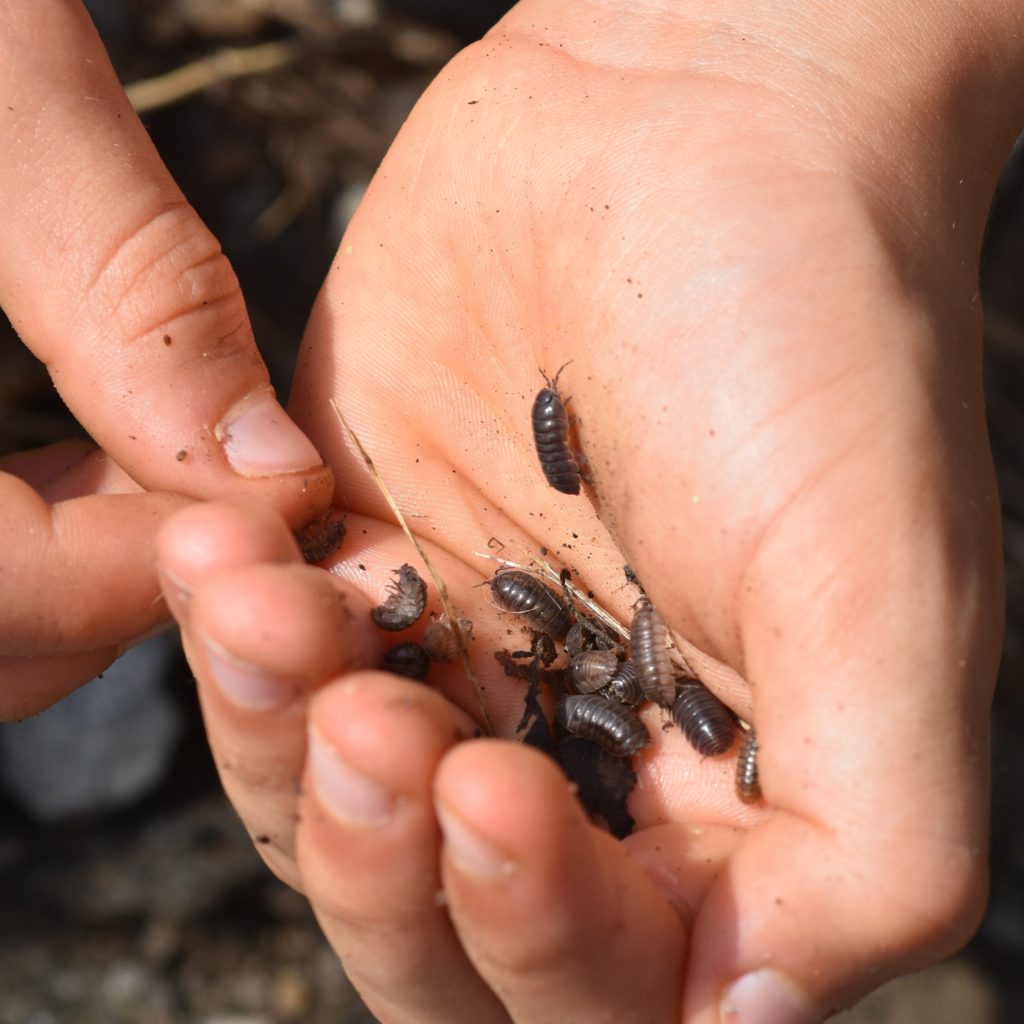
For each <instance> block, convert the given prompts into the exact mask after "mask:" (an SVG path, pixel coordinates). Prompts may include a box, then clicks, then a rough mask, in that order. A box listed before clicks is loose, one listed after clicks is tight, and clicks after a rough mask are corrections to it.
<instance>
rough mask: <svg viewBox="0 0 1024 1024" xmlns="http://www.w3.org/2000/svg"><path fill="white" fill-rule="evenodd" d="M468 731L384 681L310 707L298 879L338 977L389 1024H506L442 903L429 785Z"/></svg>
mask: <svg viewBox="0 0 1024 1024" xmlns="http://www.w3.org/2000/svg"><path fill="white" fill-rule="evenodd" d="M474 731H475V726H474V725H473V723H472V721H471V720H470V719H468V718H467V717H466V716H465V715H463V714H462V713H461V712H459V711H457V710H456V709H455V708H453V707H452V706H451V705H450V704H448V703H447V702H446V701H444V700H443V699H442V698H441V697H440V696H438V695H437V694H436V693H433V692H431V691H430V690H429V689H428V688H427V687H424V686H422V685H419V684H416V683H410V682H407V681H404V680H398V679H395V678H394V677H391V676H385V675H358V676H355V677H353V678H351V679H349V680H347V681H345V682H343V683H338V684H335V685H332V686H330V687H328V688H327V689H325V690H323V691H322V692H321V693H319V694H318V695H317V697H316V699H315V700H314V701H313V704H312V707H311V726H310V760H309V765H308V769H307V771H308V774H307V778H306V782H305V785H304V791H305V793H306V794H307V796H306V801H305V803H304V805H303V816H302V822H301V824H300V828H299V860H300V864H301V867H302V877H303V881H304V883H305V885H306V892H307V894H308V895H309V897H310V899H311V901H312V904H313V907H314V910H315V911H316V914H317V918H318V920H319V921H320V923H321V925H322V927H323V928H324V932H325V934H326V935H327V937H328V938H329V939H330V941H331V944H332V945H333V946H334V948H335V949H336V950H337V951H338V954H339V955H340V956H341V958H342V961H343V963H344V965H345V971H346V973H347V974H348V976H349V978H350V979H351V980H352V982H353V983H354V984H355V986H356V988H358V989H359V992H360V994H361V995H362V997H363V999H364V1000H365V1001H366V1003H367V1005H368V1006H369V1007H370V1008H371V1010H373V1012H374V1013H375V1014H376V1015H377V1016H378V1017H379V1018H380V1019H381V1020H383V1021H385V1022H388V1024H432V1022H433V1024H492V1022H493V1024H496V1022H500V1021H507V1020H508V1017H507V1015H506V1013H505V1011H504V1010H503V1009H502V1007H501V1006H500V1004H499V1003H498V1001H497V1000H496V999H495V997H494V995H493V993H491V992H490V990H489V989H488V988H487V986H486V985H485V984H483V982H482V981H481V980H480V978H479V977H478V976H477V974H476V972H475V970H474V969H473V967H472V966H471V964H470V963H469V961H468V960H467V959H466V957H465V954H464V953H463V951H462V949H461V946H460V944H459V941H458V938H457V937H456V935H455V933H454V931H453V930H452V927H451V923H450V922H449V920H448V916H447V913H446V910H445V907H444V903H443V900H442V899H440V898H439V895H440V892H441V879H440V872H439V866H438V846H439V837H438V829H437V823H436V821H435V819H434V811H433V804H432V800H431V780H432V778H433V775H434V772H435V770H436V768H437V765H438V762H439V761H440V760H441V758H442V757H443V756H444V754H445V752H446V751H447V750H448V749H449V748H450V747H451V746H452V745H453V744H454V743H455V742H457V741H458V740H459V739H460V738H465V737H467V736H469V735H472V734H473V732H474Z"/></svg>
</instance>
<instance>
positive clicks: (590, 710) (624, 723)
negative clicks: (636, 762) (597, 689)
mask: <svg viewBox="0 0 1024 1024" xmlns="http://www.w3.org/2000/svg"><path fill="white" fill-rule="evenodd" d="M556 714H557V716H558V721H559V722H561V723H562V725H563V727H564V728H565V730H566V732H569V733H572V735H573V736H580V737H582V738H583V739H586V740H593V741H594V742H595V743H599V744H600V745H601V746H602V747H604V749H605V750H607V751H609V752H610V753H612V754H615V756H616V757H629V756H631V755H632V754H635V753H636V752H637V751H638V750H642V749H643V748H644V747H646V746H647V744H648V743H650V741H651V736H650V733H649V732H648V731H647V727H646V726H645V725H644V723H643V722H641V721H640V719H639V718H637V716H636V715H635V714H634V713H633V712H632V711H630V709H629V708H627V707H623V705H621V704H616V703H614V702H613V701H610V700H606V699H605V698H604V697H599V696H598V695H597V694H593V693H588V694H583V695H581V696H576V697H566V698H565V699H564V700H562V702H561V703H560V704H559V705H558V710H557V712H556Z"/></svg>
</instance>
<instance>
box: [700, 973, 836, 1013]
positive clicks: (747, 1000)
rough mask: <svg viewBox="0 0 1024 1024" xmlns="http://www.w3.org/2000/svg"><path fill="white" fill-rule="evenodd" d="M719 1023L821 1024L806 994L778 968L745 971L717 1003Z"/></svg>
mask: <svg viewBox="0 0 1024 1024" xmlns="http://www.w3.org/2000/svg"><path fill="white" fill-rule="evenodd" d="M719 1015H720V1019H721V1022H722V1024H820V1022H821V1021H822V1019H823V1018H822V1017H821V1016H819V1015H818V1014H816V1013H815V1012H814V1011H813V1010H812V1008H811V1005H810V1003H809V1002H808V1000H807V998H806V996H804V994H803V993H802V992H801V991H800V990H799V989H798V988H797V987H796V986H795V985H794V984H793V983H792V982H791V981H789V979H788V978H785V977H783V975H781V974H779V973H778V971H773V970H770V969H768V968H764V969H762V970H760V971H751V972H750V973H749V974H744V975H743V977H742V978H740V979H739V981H736V982H733V984H732V985H731V986H730V987H729V988H728V989H727V990H726V992H725V995H723V996H722V1002H721V1003H720V1008H719Z"/></svg>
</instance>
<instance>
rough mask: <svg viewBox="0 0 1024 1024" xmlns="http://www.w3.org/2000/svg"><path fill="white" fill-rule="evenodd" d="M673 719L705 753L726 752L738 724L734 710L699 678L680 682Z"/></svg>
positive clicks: (673, 705)
mask: <svg viewBox="0 0 1024 1024" xmlns="http://www.w3.org/2000/svg"><path fill="white" fill-rule="evenodd" d="M672 719H673V721H674V722H675V723H676V725H678V726H679V728H680V729H682V731H683V735H684V736H685V737H686V739H687V740H688V742H689V744H690V746H691V747H693V749H694V750H696V751H697V753H698V754H701V755H702V756H703V757H715V756H717V755H718V754H724V753H725V752H726V751H727V750H728V749H729V748H730V747H731V746H732V745H733V741H734V740H735V739H736V730H737V728H738V726H737V725H736V719H734V718H733V717H732V712H731V711H730V710H729V709H728V708H727V707H726V706H725V705H724V704H723V703H722V702H721V701H720V700H719V699H718V698H717V697H716V696H715V695H714V694H713V693H712V692H711V691H710V690H709V689H708V688H707V687H706V686H705V685H704V684H703V683H702V682H700V681H699V680H697V679H685V680H682V681H681V682H680V683H679V692H678V694H677V696H676V699H675V702H674V703H673V704H672Z"/></svg>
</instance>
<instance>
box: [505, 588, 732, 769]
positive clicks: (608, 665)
mask: <svg viewBox="0 0 1024 1024" xmlns="http://www.w3.org/2000/svg"><path fill="white" fill-rule="evenodd" d="M491 593H492V594H493V596H494V601H495V603H496V604H497V605H498V607H499V608H502V609H503V610H505V611H509V612H513V613H515V614H517V615H522V616H523V617H524V619H525V620H526V621H527V622H528V623H529V624H530V625H531V626H532V627H534V628H535V629H537V630H539V631H540V632H542V633H546V634H547V635H548V636H550V637H552V638H553V639H555V640H562V641H564V642H565V649H566V652H567V654H568V655H569V656H570V661H569V670H568V672H567V673H566V677H567V683H568V686H567V689H568V690H570V691H571V692H569V693H566V694H565V695H564V696H562V698H561V700H560V701H559V703H558V708H557V717H558V721H559V722H560V723H561V725H562V726H563V728H564V729H566V731H567V732H569V733H572V734H573V735H575V736H580V737H582V738H584V739H589V740H593V741H594V742H596V743H599V744H600V745H601V746H602V747H604V748H605V749H606V750H608V751H609V752H610V753H612V754H615V755H616V756H619V757H630V756H632V755H633V754H636V753H638V752H639V751H641V750H642V749H643V748H644V747H645V746H647V744H648V743H649V742H650V739H651V737H650V734H649V733H648V731H647V727H646V726H645V725H644V723H643V722H642V721H641V719H640V718H639V716H638V715H637V713H636V710H635V709H636V708H637V707H638V706H639V705H640V704H642V703H644V702H645V701H651V702H653V703H655V704H658V705H659V706H661V707H663V708H665V709H666V710H668V711H669V712H670V714H671V717H672V720H673V721H674V722H675V723H676V725H678V726H679V728H680V729H681V730H682V732H683V735H684V736H685V737H686V739H687V740H688V741H689V742H690V744H691V745H692V746H693V747H694V749H695V750H697V751H698V752H699V753H700V754H702V755H703V756H705V757H714V756H717V755H719V754H724V753H725V752H726V751H728V750H730V749H731V748H732V746H733V744H734V742H735V739H736V733H737V729H738V727H737V724H736V719H735V718H734V717H733V715H732V713H731V712H730V711H729V709H728V708H727V707H726V706H725V705H724V704H722V702H721V701H719V700H718V698H717V697H716V696H715V695H714V694H713V693H712V692H711V691H710V690H708V689H707V688H706V687H705V686H704V684H703V683H701V682H700V681H699V680H698V679H696V678H694V677H693V676H691V675H687V674H685V673H682V672H680V670H679V669H678V668H676V666H675V665H674V664H673V662H672V659H671V657H670V652H669V647H668V635H667V632H668V631H667V629H666V627H665V623H664V621H663V620H662V618H661V616H660V615H659V614H658V612H657V610H656V609H655V608H654V606H653V605H652V604H651V602H650V601H649V600H648V599H647V598H646V597H641V598H640V600H639V601H638V602H637V605H636V609H635V612H634V614H633V621H632V625H631V627H630V631H629V647H628V651H627V650H626V648H624V647H623V645H621V644H620V643H618V642H617V640H616V639H615V638H613V637H611V636H610V635H609V634H608V632H607V631H606V630H604V629H603V628H602V627H601V626H600V624H599V623H597V622H596V621H594V620H591V619H588V618H587V617H585V616H583V615H581V614H579V613H577V612H575V609H574V607H573V605H572V603H571V602H570V601H569V600H566V599H565V598H564V597H563V596H562V595H559V594H558V593H557V592H556V591H555V590H554V589H552V588H551V587H549V586H547V584H545V583H544V582H543V581H542V580H540V579H538V578H537V577H536V576H534V575H532V574H531V573H529V572H526V571H524V570H521V569H500V570H499V571H498V572H497V573H495V575H494V577H493V578H492V580H491ZM574 620H575V621H574Z"/></svg>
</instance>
